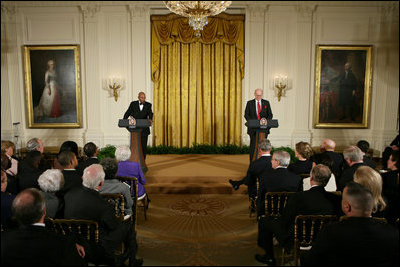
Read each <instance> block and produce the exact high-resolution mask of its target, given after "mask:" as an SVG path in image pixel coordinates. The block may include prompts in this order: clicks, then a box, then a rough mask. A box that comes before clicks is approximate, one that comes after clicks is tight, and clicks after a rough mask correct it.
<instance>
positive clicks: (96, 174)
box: [82, 164, 106, 190]
mask: <svg viewBox="0 0 400 267" xmlns="http://www.w3.org/2000/svg"><path fill="white" fill-rule="evenodd" d="M105 176H106V174H105V173H104V169H103V167H102V166H101V165H100V164H92V165H90V166H89V167H87V168H86V169H85V170H84V171H83V175H82V184H83V186H85V187H87V188H90V189H93V190H99V189H100V188H101V186H102V185H103V183H104V177H105Z"/></svg>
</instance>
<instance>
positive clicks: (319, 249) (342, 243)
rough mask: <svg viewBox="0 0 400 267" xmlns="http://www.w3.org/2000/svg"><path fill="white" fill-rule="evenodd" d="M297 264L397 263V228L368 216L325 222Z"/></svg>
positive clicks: (396, 264) (387, 264) (377, 264)
mask: <svg viewBox="0 0 400 267" xmlns="http://www.w3.org/2000/svg"><path fill="white" fill-rule="evenodd" d="M301 265H312V266H327V265H329V266H343V265H346V266H398V265H399V230H398V229H396V228H394V227H393V226H391V225H389V224H383V223H380V222H376V221H374V220H373V219H372V218H356V217H350V218H348V219H347V220H343V221H341V222H335V223H331V224H329V225H326V226H325V227H324V228H322V229H321V232H319V233H318V236H317V238H316V240H315V241H314V242H313V246H312V248H311V250H310V251H309V253H307V254H306V255H305V256H304V261H303V262H302V264H301Z"/></svg>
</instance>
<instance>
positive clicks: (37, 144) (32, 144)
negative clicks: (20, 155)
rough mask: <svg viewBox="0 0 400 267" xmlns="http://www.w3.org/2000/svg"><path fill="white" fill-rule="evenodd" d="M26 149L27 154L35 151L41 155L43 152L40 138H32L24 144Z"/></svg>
mask: <svg viewBox="0 0 400 267" xmlns="http://www.w3.org/2000/svg"><path fill="white" fill-rule="evenodd" d="M26 149H27V150H28V152H30V151H34V150H37V151H39V152H40V153H42V154H43V151H44V146H43V142H42V140H41V139H40V138H36V137H35V138H32V139H30V140H29V141H28V142H27V143H26Z"/></svg>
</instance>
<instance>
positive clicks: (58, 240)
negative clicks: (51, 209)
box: [1, 188, 86, 266]
mask: <svg viewBox="0 0 400 267" xmlns="http://www.w3.org/2000/svg"><path fill="white" fill-rule="evenodd" d="M12 210H13V213H14V216H15V218H16V219H17V221H18V223H19V224H20V226H21V227H20V228H19V229H18V230H15V231H4V232H1V265H3V266H85V265H86V262H85V261H84V260H83V259H82V258H83V257H85V249H84V248H83V247H82V246H80V245H79V244H76V243H75V242H74V241H72V240H71V239H69V238H68V237H65V236H63V235H59V234H56V233H55V232H51V231H48V230H47V229H46V228H45V224H44V218H45V217H46V204H45V200H44V198H43V195H42V194H41V193H40V191H39V190H37V189H35V188H29V189H25V190H23V191H21V192H20V193H19V194H18V195H17V196H16V197H15V199H14V201H13V204H12Z"/></svg>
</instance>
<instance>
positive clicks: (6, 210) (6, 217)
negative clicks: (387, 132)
mask: <svg viewBox="0 0 400 267" xmlns="http://www.w3.org/2000/svg"><path fill="white" fill-rule="evenodd" d="M14 198H15V195H11V194H8V193H4V192H1V225H2V226H3V227H4V228H5V229H6V228H7V226H8V224H9V223H10V219H11V217H12V211H11V205H12V202H13V201H14Z"/></svg>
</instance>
